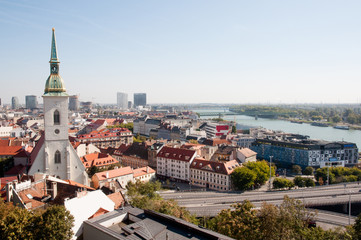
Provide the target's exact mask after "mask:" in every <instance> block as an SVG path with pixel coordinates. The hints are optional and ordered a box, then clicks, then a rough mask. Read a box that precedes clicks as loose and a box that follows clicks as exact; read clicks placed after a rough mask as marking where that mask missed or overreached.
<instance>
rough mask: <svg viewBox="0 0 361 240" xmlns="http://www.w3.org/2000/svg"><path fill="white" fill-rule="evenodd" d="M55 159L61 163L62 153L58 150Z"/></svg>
mask: <svg viewBox="0 0 361 240" xmlns="http://www.w3.org/2000/svg"><path fill="white" fill-rule="evenodd" d="M54 159H55V163H61V154H60V152H59V151H58V150H57V151H56V152H55V155H54Z"/></svg>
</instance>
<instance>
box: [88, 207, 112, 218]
mask: <svg viewBox="0 0 361 240" xmlns="http://www.w3.org/2000/svg"><path fill="white" fill-rule="evenodd" d="M108 212H109V211H108V210H105V209H104V208H99V209H98V211H96V212H95V213H94V214H93V215H91V216H90V217H89V218H88V219H92V218H95V217H97V216H100V215H103V214H105V213H108Z"/></svg>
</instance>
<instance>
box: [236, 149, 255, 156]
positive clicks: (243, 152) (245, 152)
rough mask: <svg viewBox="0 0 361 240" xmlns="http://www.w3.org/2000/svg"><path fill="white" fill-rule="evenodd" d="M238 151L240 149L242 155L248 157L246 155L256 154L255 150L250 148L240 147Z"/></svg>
mask: <svg viewBox="0 0 361 240" xmlns="http://www.w3.org/2000/svg"><path fill="white" fill-rule="evenodd" d="M239 151H240V152H241V153H242V154H243V156H245V157H246V158H248V157H253V156H255V155H257V153H256V152H254V151H252V150H251V149H249V148H241V149H240V150H239Z"/></svg>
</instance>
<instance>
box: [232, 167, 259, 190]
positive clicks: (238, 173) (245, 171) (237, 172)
mask: <svg viewBox="0 0 361 240" xmlns="http://www.w3.org/2000/svg"><path fill="white" fill-rule="evenodd" d="M231 178H232V182H233V185H234V187H235V188H236V189H238V190H247V189H250V188H251V187H252V186H254V184H255V180H256V178H257V174H256V173H255V172H254V171H252V170H250V169H249V168H247V167H237V168H236V169H234V171H233V172H232V173H231Z"/></svg>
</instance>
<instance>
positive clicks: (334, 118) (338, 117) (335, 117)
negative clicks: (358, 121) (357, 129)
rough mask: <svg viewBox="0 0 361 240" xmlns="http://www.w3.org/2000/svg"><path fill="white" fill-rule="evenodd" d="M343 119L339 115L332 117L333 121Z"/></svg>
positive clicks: (336, 121)
mask: <svg viewBox="0 0 361 240" xmlns="http://www.w3.org/2000/svg"><path fill="white" fill-rule="evenodd" d="M341 120H342V118H341V117H340V116H339V115H336V116H334V117H332V122H334V123H338V122H341Z"/></svg>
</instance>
